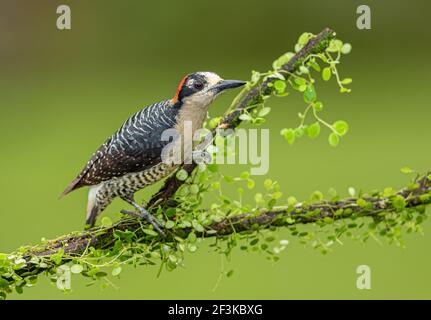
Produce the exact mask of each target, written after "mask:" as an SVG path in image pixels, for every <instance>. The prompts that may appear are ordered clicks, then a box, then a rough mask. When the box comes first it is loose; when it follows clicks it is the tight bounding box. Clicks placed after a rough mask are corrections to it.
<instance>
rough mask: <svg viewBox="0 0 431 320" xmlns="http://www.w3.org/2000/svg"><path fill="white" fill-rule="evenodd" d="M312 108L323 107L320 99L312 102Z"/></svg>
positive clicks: (319, 108) (317, 109)
mask: <svg viewBox="0 0 431 320" xmlns="http://www.w3.org/2000/svg"><path fill="white" fill-rule="evenodd" d="M313 109H314V110H316V111H321V110H322V109H323V103H322V102H320V101H315V102H313Z"/></svg>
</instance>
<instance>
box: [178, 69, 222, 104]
mask: <svg viewBox="0 0 431 320" xmlns="http://www.w3.org/2000/svg"><path fill="white" fill-rule="evenodd" d="M199 74H200V75H202V76H203V77H204V78H205V80H206V84H205V87H204V88H203V90H201V91H200V92H197V93H195V94H193V95H191V96H189V97H186V98H184V99H183V102H184V103H186V104H192V105H196V106H201V107H206V106H208V105H209V104H210V103H211V102H212V101H213V100H214V99H215V97H216V94H215V93H214V92H212V91H211V90H209V89H210V88H212V87H213V86H215V85H216V84H217V83H219V82H220V81H222V80H223V79H222V78H221V77H220V76H219V75H218V74H216V73H214V72H199ZM195 81H196V80H195V79H194V78H191V79H189V80H188V81H187V86H188V87H193V85H194V82H195Z"/></svg>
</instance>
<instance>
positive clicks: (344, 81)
mask: <svg viewBox="0 0 431 320" xmlns="http://www.w3.org/2000/svg"><path fill="white" fill-rule="evenodd" d="M352 81H353V80H352V78H345V79H343V80H341V84H350V83H352Z"/></svg>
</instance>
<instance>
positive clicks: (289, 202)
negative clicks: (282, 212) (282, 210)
mask: <svg viewBox="0 0 431 320" xmlns="http://www.w3.org/2000/svg"><path fill="white" fill-rule="evenodd" d="M297 203H298V200H296V198H295V197H293V196H290V197H289V198H287V205H288V206H294V205H296V204H297Z"/></svg>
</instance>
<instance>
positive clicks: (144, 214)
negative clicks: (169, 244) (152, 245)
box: [121, 207, 166, 237]
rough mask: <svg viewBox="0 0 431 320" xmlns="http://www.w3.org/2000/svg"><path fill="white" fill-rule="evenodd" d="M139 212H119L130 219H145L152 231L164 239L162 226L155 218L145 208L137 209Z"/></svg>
mask: <svg viewBox="0 0 431 320" xmlns="http://www.w3.org/2000/svg"><path fill="white" fill-rule="evenodd" d="M137 209H138V210H139V212H135V211H129V210H121V213H123V214H127V215H129V216H131V217H135V218H140V219H145V220H146V221H147V222H148V223H151V224H152V226H153V227H154V229H155V230H156V231H157V232H158V233H159V234H160V235H161V236H162V237H166V234H165V232H164V231H163V230H162V229H163V225H162V224H161V223H160V222H159V221H157V219H156V218H154V217H153V216H152V215H151V214H150V213H149V212H148V211H147V210H146V209H145V208H142V207H140V208H137Z"/></svg>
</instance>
